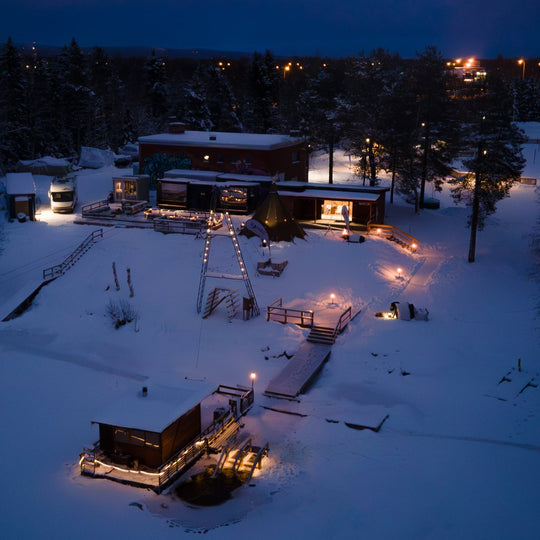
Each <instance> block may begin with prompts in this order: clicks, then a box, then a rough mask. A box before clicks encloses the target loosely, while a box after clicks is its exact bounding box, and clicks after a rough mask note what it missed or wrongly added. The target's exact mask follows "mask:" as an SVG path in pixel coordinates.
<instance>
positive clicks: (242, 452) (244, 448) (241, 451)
mask: <svg viewBox="0 0 540 540" xmlns="http://www.w3.org/2000/svg"><path fill="white" fill-rule="evenodd" d="M249 448H251V439H248V440H247V441H246V442H245V443H244V444H243V445H242V446H241V447H240V448H239V449H238V453H237V454H236V459H235V460H234V463H233V466H232V470H233V472H238V468H239V467H240V465H242V461H244V457H245V456H246V454H247V453H248V450H249ZM238 460H240V462H238ZM236 463H238V467H237V466H236Z"/></svg>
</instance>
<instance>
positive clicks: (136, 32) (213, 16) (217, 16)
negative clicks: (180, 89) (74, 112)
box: [0, 0, 540, 58]
mask: <svg viewBox="0 0 540 540" xmlns="http://www.w3.org/2000/svg"><path fill="white" fill-rule="evenodd" d="M0 8H1V13H2V16H1V17H0V42H1V43H5V42H6V41H7V38H8V37H9V36H11V37H12V39H13V41H15V42H16V43H29V42H32V41H36V42H37V44H38V45H40V44H41V45H60V46H61V45H66V44H69V42H70V41H71V38H72V37H75V39H76V40H77V42H78V44H79V45H80V46H82V47H87V46H93V45H99V46H102V47H106V46H151V47H165V48H179V49H184V48H187V49H191V48H200V49H218V50H227V51H242V52H247V53H252V52H253V51H260V52H264V51H265V50H266V49H269V50H270V51H272V52H273V53H274V54H277V55H312V54H320V55H321V56H347V55H354V54H358V53H360V52H362V51H363V52H366V53H369V52H370V51H371V50H373V49H375V48H378V47H382V48H384V49H387V50H389V51H390V52H397V53H399V54H401V55H402V56H404V57H411V56H414V55H415V53H416V52H417V51H422V50H424V49H425V47H426V46H427V45H435V46H436V47H438V48H439V49H440V50H441V52H442V53H443V55H444V56H447V57H457V56H477V57H480V58H494V57H496V56H497V55H498V54H502V55H503V56H505V57H518V56H524V57H529V58H530V57H536V56H540V38H539V37H538V35H539V34H538V27H539V24H540V0H514V1H513V2H502V1H498V0H491V1H488V0H478V1H475V0H469V1H467V2H466V1H463V0H455V1H451V0H432V1H428V0H409V1H405V0H364V1H362V0H332V1H325V0H309V1H308V0H259V1H248V0H228V1H219V0H206V1H201V0H15V1H14V0H9V1H8V0H0Z"/></svg>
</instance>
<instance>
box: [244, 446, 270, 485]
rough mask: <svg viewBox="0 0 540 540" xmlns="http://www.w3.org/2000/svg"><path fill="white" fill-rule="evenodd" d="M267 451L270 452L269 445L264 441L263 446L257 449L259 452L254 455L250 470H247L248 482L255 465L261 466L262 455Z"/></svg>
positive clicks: (266, 453)
mask: <svg viewBox="0 0 540 540" xmlns="http://www.w3.org/2000/svg"><path fill="white" fill-rule="evenodd" d="M268 452H270V446H269V443H266V445H265V446H263V447H262V448H261V449H260V450H259V452H258V453H257V456H256V457H255V461H254V462H253V465H252V466H251V470H250V471H249V476H248V479H247V482H249V481H250V480H251V477H252V476H253V472H254V471H255V467H256V466H257V465H259V467H260V466H261V462H262V458H263V457H264V456H267V455H268Z"/></svg>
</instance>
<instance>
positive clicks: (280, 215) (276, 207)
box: [241, 186, 306, 242]
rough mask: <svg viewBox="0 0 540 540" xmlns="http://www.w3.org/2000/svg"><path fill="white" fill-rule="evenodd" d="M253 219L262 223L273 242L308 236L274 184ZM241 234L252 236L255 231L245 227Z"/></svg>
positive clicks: (289, 240)
mask: <svg viewBox="0 0 540 540" xmlns="http://www.w3.org/2000/svg"><path fill="white" fill-rule="evenodd" d="M252 219H253V220H255V221H258V222H259V223H262V225H263V226H264V228H265V229H266V231H267V232H268V238H269V239H270V241H271V242H281V241H285V242H291V241H293V240H294V238H304V237H305V236H306V233H305V232H304V230H303V229H302V227H301V226H300V225H299V224H298V223H297V222H296V220H295V219H294V217H292V216H291V214H290V213H289V212H288V211H287V209H286V208H285V206H284V205H283V202H282V201H281V199H280V198H279V195H278V192H277V190H276V188H275V186H272V188H271V189H270V191H269V193H268V195H267V196H266V198H265V199H264V201H263V202H262V203H261V204H260V206H259V207H258V208H257V209H256V210H255V212H254V214H253V217H252ZM241 234H245V235H246V236H251V235H252V234H253V233H252V232H251V231H249V230H247V229H243V230H242V233H241Z"/></svg>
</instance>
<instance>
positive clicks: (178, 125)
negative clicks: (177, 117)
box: [169, 122, 186, 134]
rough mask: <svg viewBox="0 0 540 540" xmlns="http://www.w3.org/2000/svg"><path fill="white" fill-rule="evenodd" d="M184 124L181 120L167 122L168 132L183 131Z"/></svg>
mask: <svg viewBox="0 0 540 540" xmlns="http://www.w3.org/2000/svg"><path fill="white" fill-rule="evenodd" d="M185 131H186V126H185V124H184V123H182V122H169V133H178V134H181V133H185Z"/></svg>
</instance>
